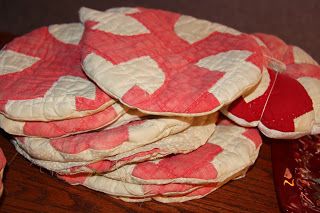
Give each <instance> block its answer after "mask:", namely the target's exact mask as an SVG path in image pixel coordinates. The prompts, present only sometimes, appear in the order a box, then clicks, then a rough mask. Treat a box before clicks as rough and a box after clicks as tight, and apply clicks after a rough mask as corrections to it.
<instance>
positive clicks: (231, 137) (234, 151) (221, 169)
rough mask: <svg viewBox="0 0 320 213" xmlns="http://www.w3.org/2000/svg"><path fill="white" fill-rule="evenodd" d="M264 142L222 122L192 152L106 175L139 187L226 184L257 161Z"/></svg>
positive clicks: (253, 131)
mask: <svg viewBox="0 0 320 213" xmlns="http://www.w3.org/2000/svg"><path fill="white" fill-rule="evenodd" d="M261 143H262V140H261V137H260V135H259V132H258V131H257V130H256V129H253V128H243V127H240V126H237V125H235V124H233V123H230V122H229V121H226V120H223V121H221V122H220V123H218V125H217V127H216V130H215V132H214V133H213V135H212V136H211V137H210V138H209V140H208V141H207V143H206V144H204V145H203V146H201V147H200V148H198V149H196V150H195V151H193V152H190V153H188V154H178V155H175V156H170V157H165V158H162V159H158V160H154V161H146V162H142V163H137V164H130V165H126V166H123V167H121V168H119V169H117V170H115V171H113V172H110V173H107V174H105V175H104V176H105V177H108V178H111V179H117V180H121V181H125V182H129V183H136V184H167V183H188V184H200V183H201V184H204V183H215V182H223V181H225V180H226V179H228V178H229V177H231V176H233V175H234V174H236V173H238V172H241V171H242V170H244V169H245V168H247V167H249V166H250V165H252V164H253V163H254V162H255V160H256V158H257V156H258V153H259V149H260V146H261Z"/></svg>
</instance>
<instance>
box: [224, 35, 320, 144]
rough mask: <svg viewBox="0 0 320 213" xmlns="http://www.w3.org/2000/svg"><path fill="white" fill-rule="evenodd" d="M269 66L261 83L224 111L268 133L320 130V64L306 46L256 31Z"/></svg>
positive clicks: (285, 135) (275, 135) (299, 133)
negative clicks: (310, 54) (301, 47)
mask: <svg viewBox="0 0 320 213" xmlns="http://www.w3.org/2000/svg"><path fill="white" fill-rule="evenodd" d="M254 36H255V38H256V40H257V41H259V43H260V45H261V47H262V48H263V49H264V55H265V59H266V62H267V64H266V67H267V68H266V69H264V71H263V73H262V79H261V82H260V83H259V85H258V86H257V87H256V88H255V89H254V90H252V91H251V92H250V93H247V94H246V95H243V96H242V97H241V98H239V99H237V100H236V101H234V102H233V103H232V104H231V105H230V106H228V107H226V108H225V109H223V110H222V111H223V112H224V114H225V115H227V116H228V117H229V118H230V119H232V120H233V121H235V122H236V123H238V124H240V125H244V126H258V128H259V129H260V130H261V131H262V132H263V133H264V134H265V135H266V136H268V137H272V138H297V137H301V136H303V135H308V134H319V133H320V66H319V65H318V64H317V63H316V62H315V61H314V60H313V59H312V58H311V57H310V56H309V55H308V54H307V53H305V52H304V51H303V50H302V49H300V48H298V47H295V46H289V45H287V44H286V43H284V42H283V41H282V40H281V39H279V38H277V37H275V36H272V35H265V34H255V35H254Z"/></svg>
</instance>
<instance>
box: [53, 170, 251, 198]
mask: <svg viewBox="0 0 320 213" xmlns="http://www.w3.org/2000/svg"><path fill="white" fill-rule="evenodd" d="M246 171H247V168H244V169H243V170H242V171H240V172H238V173H236V174H233V175H232V176H231V177H229V178H228V179H226V180H225V181H224V182H216V183H211V184H204V185H202V184H183V183H182V184H181V183H168V184H142V185H140V184H133V183H126V182H122V181H118V180H114V179H110V178H106V177H104V176H99V175H93V176H92V175H90V176H83V175H69V176H68V175H66V176H58V177H59V178H61V179H63V180H65V181H66V182H68V183H70V184H72V185H83V186H86V187H88V188H90V189H93V190H96V191H100V192H104V193H106V194H109V195H112V196H114V197H115V198H119V199H121V200H123V201H126V202H144V201H150V200H152V199H154V200H156V201H159V202H162V203H172V202H185V201H188V200H193V199H199V198H202V197H204V196H206V195H208V194H209V193H211V192H213V191H214V190H216V189H218V188H219V187H221V186H222V185H224V184H225V183H227V182H228V181H229V180H233V179H238V178H240V177H243V176H244V175H245V173H246Z"/></svg>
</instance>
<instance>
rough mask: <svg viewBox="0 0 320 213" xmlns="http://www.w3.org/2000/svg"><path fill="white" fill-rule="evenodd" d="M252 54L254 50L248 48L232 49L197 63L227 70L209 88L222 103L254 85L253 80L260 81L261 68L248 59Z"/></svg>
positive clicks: (206, 66)
mask: <svg viewBox="0 0 320 213" xmlns="http://www.w3.org/2000/svg"><path fill="white" fill-rule="evenodd" d="M251 54H252V52H250V51H246V50H230V51H227V52H222V53H218V54H216V55H212V56H208V57H205V58H203V59H201V60H200V61H199V62H198V63H197V64H196V65H198V66H199V67H203V68H206V69H208V70H212V71H220V72H225V74H224V76H223V77H222V78H221V79H219V81H218V82H217V83H216V84H215V85H214V86H213V87H212V88H210V89H209V92H210V93H212V94H213V95H214V96H215V97H216V98H217V99H218V100H219V102H220V103H229V102H230V101H232V100H233V99H234V98H236V96H235V95H238V94H239V93H240V92H241V91H243V89H247V88H248V87H250V86H253V85H251V82H258V81H259V79H260V77H261V74H260V69H259V68H258V67H257V66H255V65H254V64H252V63H250V62H248V61H246V59H247V58H248V57H249V56H250V55H251ZM222 88H224V89H222ZM234 96H235V97H234Z"/></svg>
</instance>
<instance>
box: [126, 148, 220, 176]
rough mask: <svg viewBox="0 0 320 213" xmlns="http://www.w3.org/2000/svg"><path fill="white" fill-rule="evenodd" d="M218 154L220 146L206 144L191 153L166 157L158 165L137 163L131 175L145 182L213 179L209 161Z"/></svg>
mask: <svg viewBox="0 0 320 213" xmlns="http://www.w3.org/2000/svg"><path fill="white" fill-rule="evenodd" d="M220 152H222V148H221V147H220V146H217V145H214V144H209V143H206V144H205V145H203V146H201V147H200V148H198V149H197V150H195V151H193V152H190V153H188V154H179V155H175V156H172V157H167V158H164V159H162V160H160V161H159V162H158V163H152V162H142V163H139V164H137V166H136V167H135V168H134V169H133V171H132V175H133V176H135V177H137V178H141V179H145V180H150V179H173V178H199V179H206V180H207V179H213V178H215V177H216V176H217V171H216V169H215V168H214V166H213V165H212V164H211V161H212V160H213V159H214V157H215V156H217V155H218V154H219V153H220ZM195 159H197V160H195Z"/></svg>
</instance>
